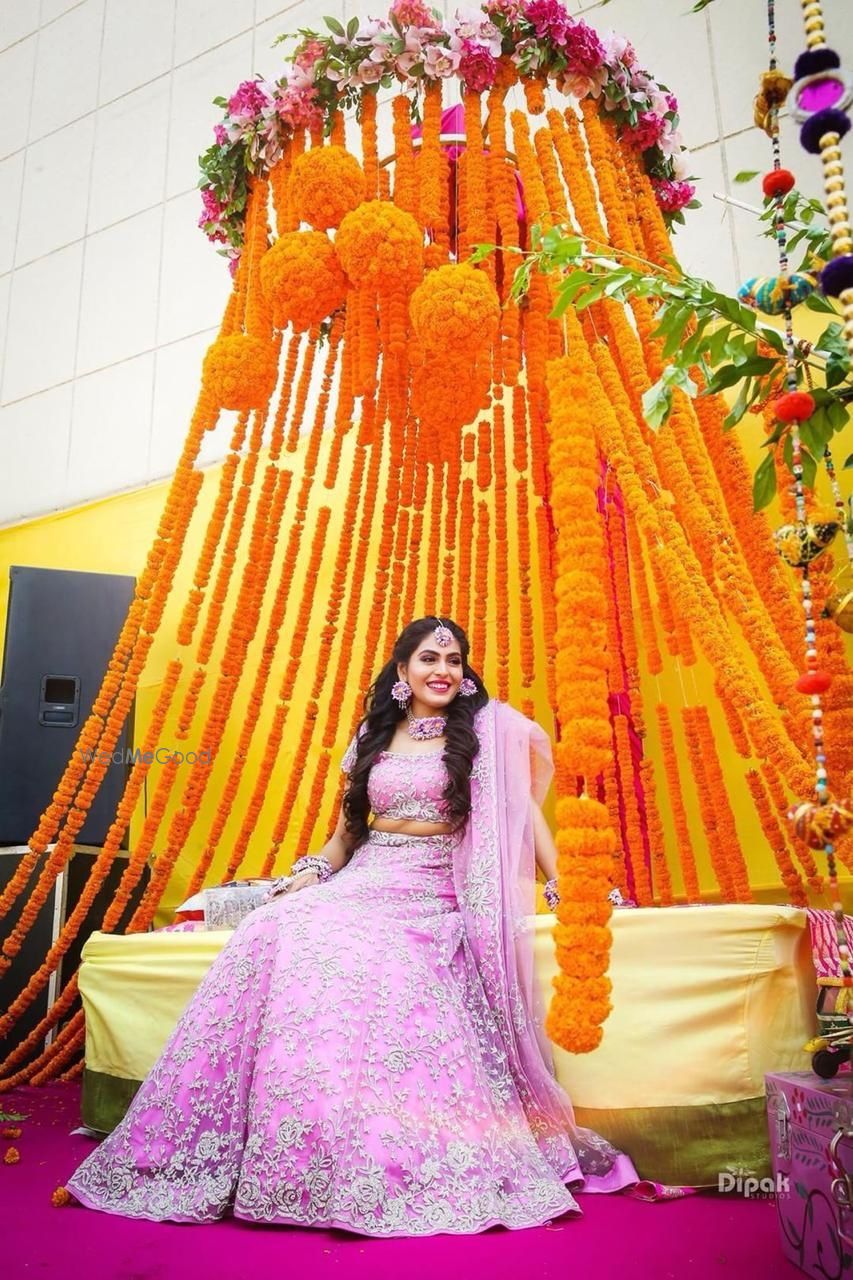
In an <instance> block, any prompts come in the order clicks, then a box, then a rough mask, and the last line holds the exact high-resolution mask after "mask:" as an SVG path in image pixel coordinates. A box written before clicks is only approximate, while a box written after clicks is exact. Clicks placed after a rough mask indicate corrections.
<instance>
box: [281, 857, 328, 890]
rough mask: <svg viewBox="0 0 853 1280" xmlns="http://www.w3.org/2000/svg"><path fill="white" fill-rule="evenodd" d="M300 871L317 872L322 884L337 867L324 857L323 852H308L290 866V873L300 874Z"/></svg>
mask: <svg viewBox="0 0 853 1280" xmlns="http://www.w3.org/2000/svg"><path fill="white" fill-rule="evenodd" d="M300 871H314V872H316V874H317V877H318V880H319V883H320V884H324V883H325V882H326V881H327V880H328V879H329V877H330V876H332V875H334V873H335V869H334V867H333V866H332V864H331V862H330V861H329V859H328V858H324V857H323V855H322V854H321V853H320V854H313V853H306V854H303V856H302V857H301V858H297V859H296V861H295V862H294V864H293V866H292V867H291V868H290V874H291V875H292V876H298V875H299V873H300Z"/></svg>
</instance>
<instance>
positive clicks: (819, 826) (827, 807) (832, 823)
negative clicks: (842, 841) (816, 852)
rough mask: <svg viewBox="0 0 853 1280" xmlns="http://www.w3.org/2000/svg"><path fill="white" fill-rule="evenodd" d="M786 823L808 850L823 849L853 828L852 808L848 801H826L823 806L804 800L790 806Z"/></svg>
mask: <svg viewBox="0 0 853 1280" xmlns="http://www.w3.org/2000/svg"><path fill="white" fill-rule="evenodd" d="M788 821H789V822H790V823H791V825H792V826H793V828H794V834H795V835H797V836H799V838H800V839H801V840H805V842H806V844H807V845H808V846H809V848H810V849H823V848H825V846H826V845H828V844H835V842H836V841H837V839H838V837H839V836H841V835H843V834H844V832H845V831H849V830H850V828H851V827H853V806H851V801H850V800H849V799H847V800H827V801H826V803H825V804H820V803H816V802H815V801H813V800H804V801H803V803H802V804H795V805H792V806H791V808H790V809H789V810H788Z"/></svg>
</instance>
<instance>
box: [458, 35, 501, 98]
mask: <svg viewBox="0 0 853 1280" xmlns="http://www.w3.org/2000/svg"><path fill="white" fill-rule="evenodd" d="M497 73H498V64H497V61H496V59H495V58H493V57H492V55H491V54H490V53H489V51H488V49H485V48H484V47H483V46H482V45H480V44H476V43H475V42H474V41H473V40H466V41H465V42H464V44H463V46H462V57H461V59H460V62H459V74H460V75H461V77H462V79H463V80H464V81H465V87H466V88H467V89H469V90H470V91H471V92H472V93H485V91H486V90H487V89H491V87H492V85H493V84H494V83H495V76H496V75H497Z"/></svg>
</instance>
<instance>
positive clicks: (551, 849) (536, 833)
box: [530, 796, 557, 880]
mask: <svg viewBox="0 0 853 1280" xmlns="http://www.w3.org/2000/svg"><path fill="white" fill-rule="evenodd" d="M530 808H531V812H532V814H533V844H534V848H535V850H536V865H537V866H538V867H539V870H540V871H542V872H543V873H544V875H545V879H546V880H553V878H554V877H555V876H556V874H557V846H556V844H555V843H554V837H553V836H552V835H551V828H550V827H549V826H548V823H547V821H546V820H545V815H544V813H543V812H542V810H541V809H540V808H539V805H538V804H537V803H536V801H535V800H534V799H533V796H531V797H530Z"/></svg>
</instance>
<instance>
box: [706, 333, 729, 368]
mask: <svg viewBox="0 0 853 1280" xmlns="http://www.w3.org/2000/svg"><path fill="white" fill-rule="evenodd" d="M731 334H732V326H731V325H730V324H724V325H723V326H722V327H721V328H720V329H716V330H715V331H714V332H713V333H712V334H711V336H710V338H709V339H708V345H707V352H708V363H709V364H710V365H712V366H713V365H718V364H719V363H720V361H721V360H722V358H723V353H724V351H725V349H726V346H727V344H728V341H729V338H730V337H731Z"/></svg>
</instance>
